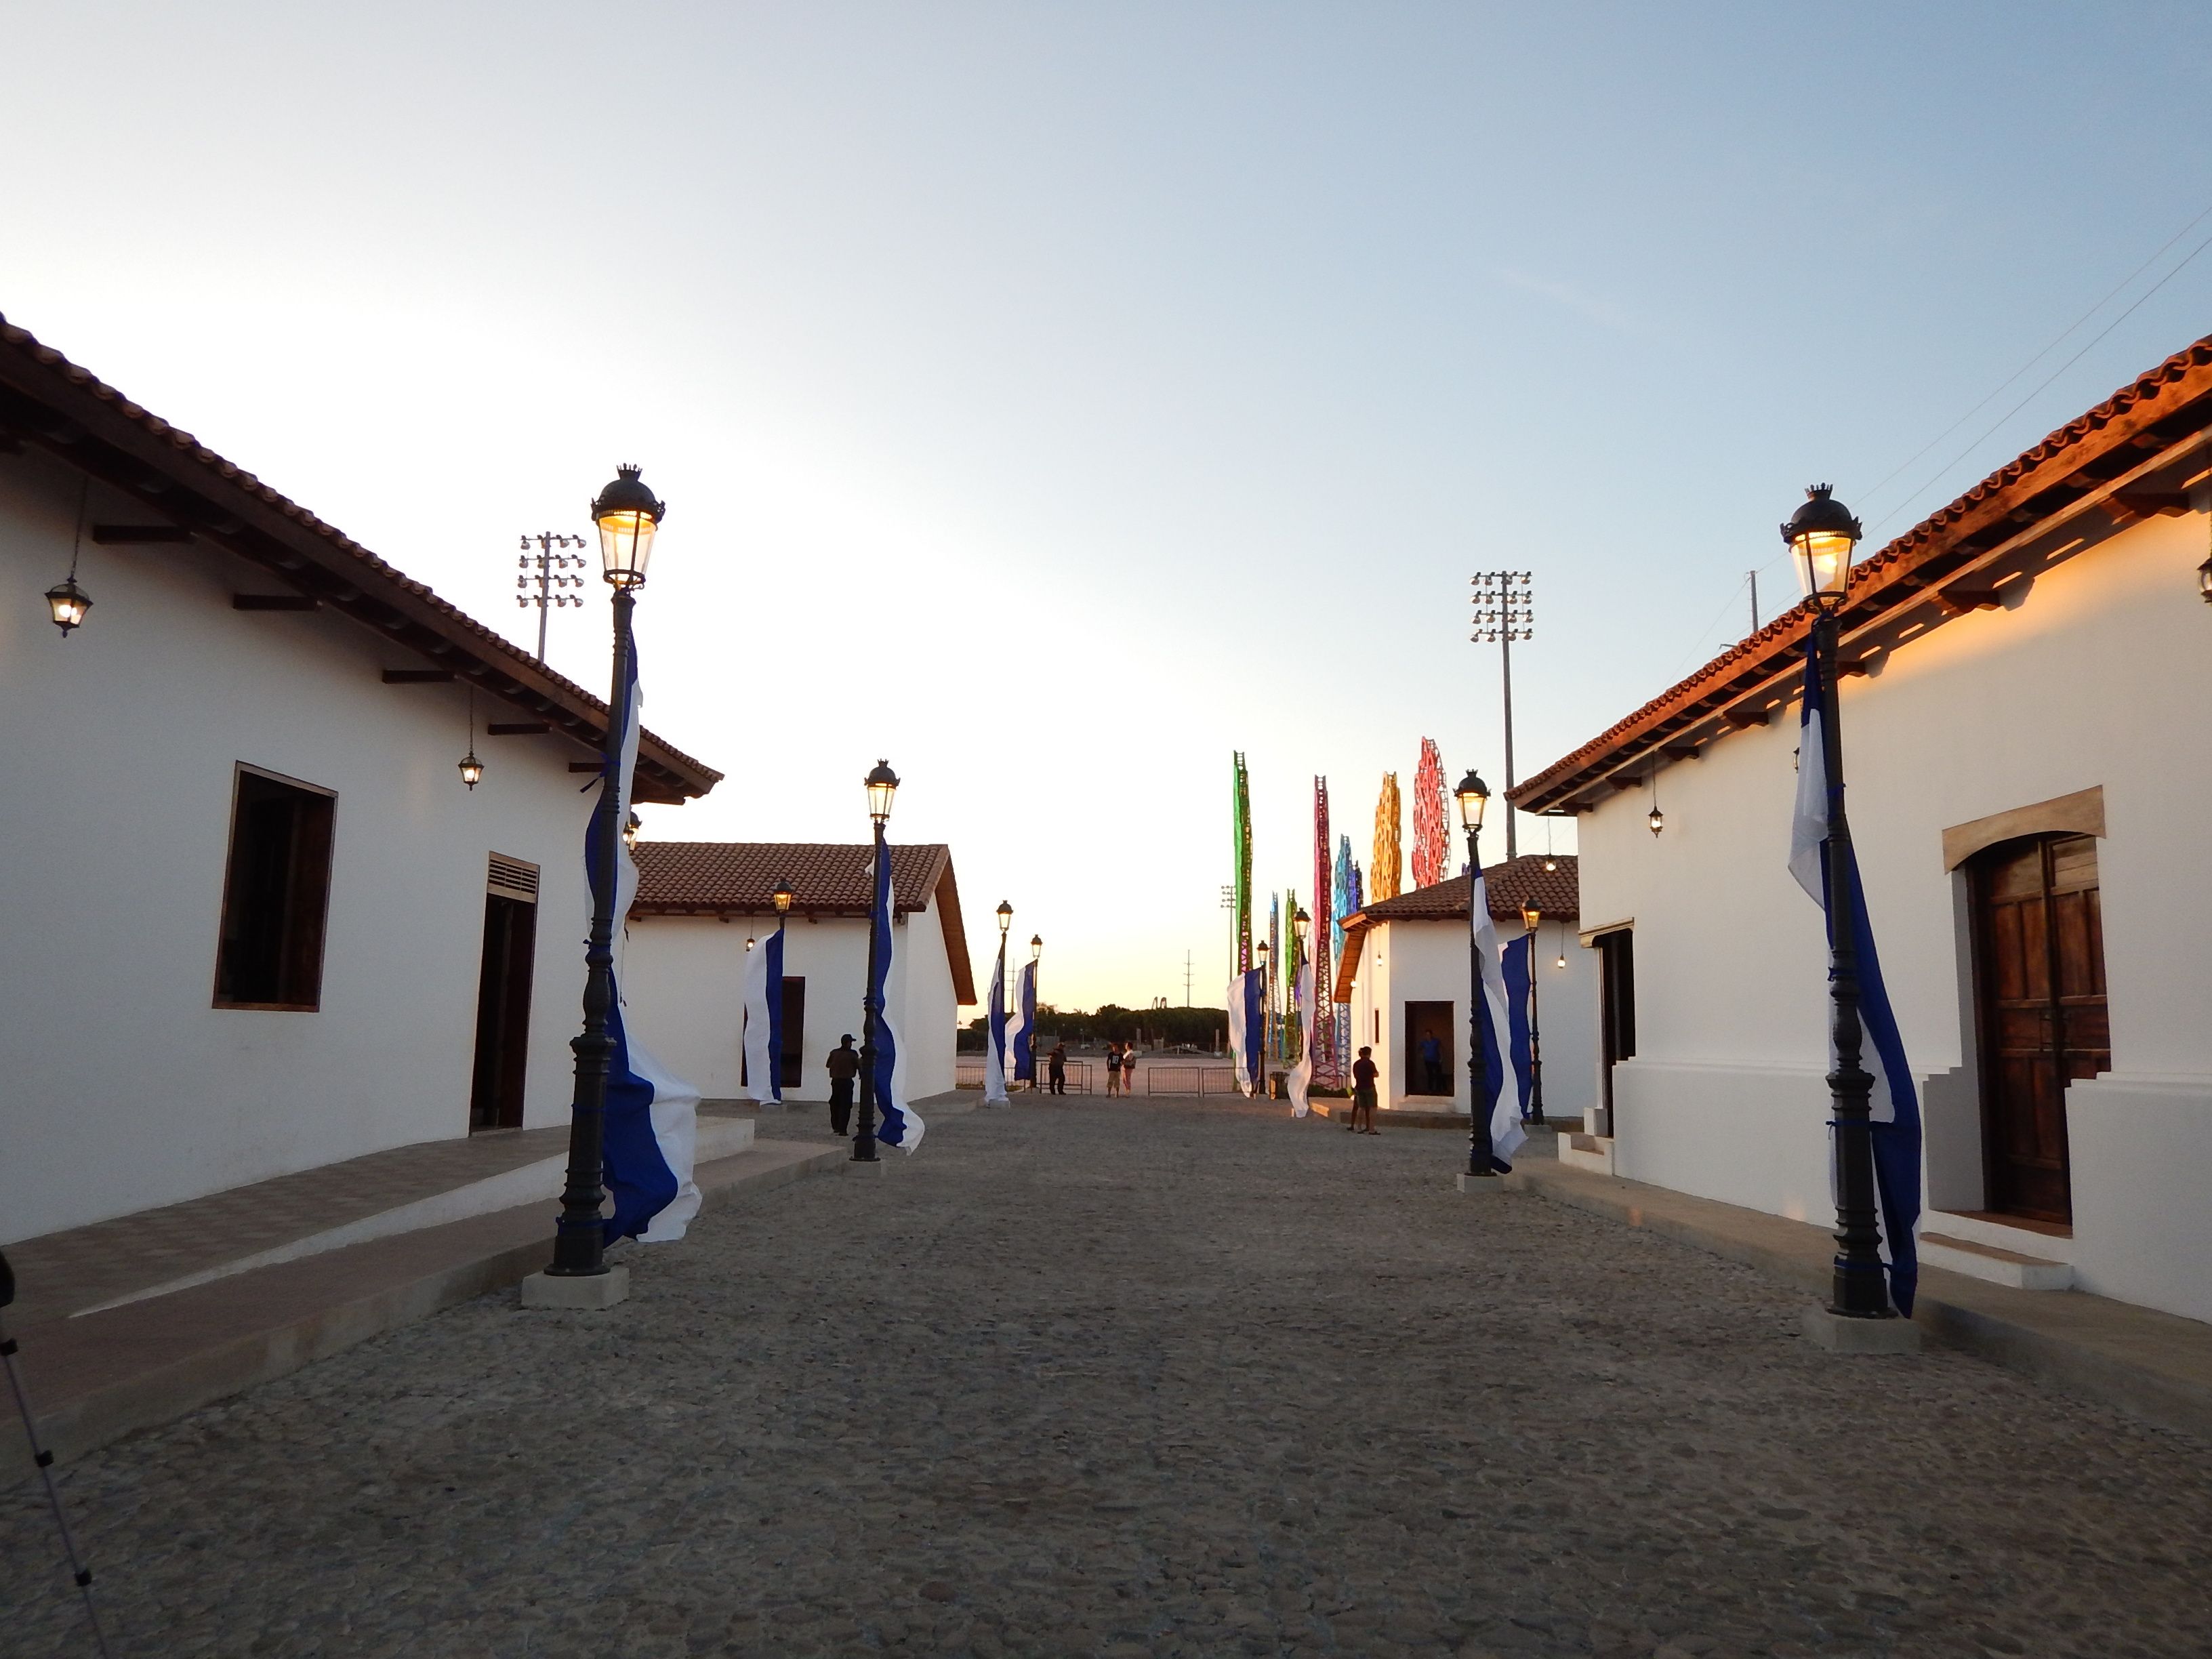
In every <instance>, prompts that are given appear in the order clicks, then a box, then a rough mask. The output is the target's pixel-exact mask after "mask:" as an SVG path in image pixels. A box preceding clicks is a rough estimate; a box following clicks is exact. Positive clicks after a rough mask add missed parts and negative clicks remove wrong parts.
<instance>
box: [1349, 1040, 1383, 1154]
mask: <svg viewBox="0 0 2212 1659" xmlns="http://www.w3.org/2000/svg"><path fill="white" fill-rule="evenodd" d="M1374 1053H1375V1051H1374V1050H1373V1049H1372V1048H1362V1049H1361V1050H1360V1051H1359V1058H1358V1060H1354V1061H1352V1121H1350V1122H1348V1123H1346V1125H1345V1126H1344V1127H1345V1132H1346V1133H1351V1132H1352V1131H1353V1130H1355V1129H1358V1128H1359V1115H1360V1114H1361V1113H1362V1112H1364V1113H1366V1114H1367V1127H1366V1128H1365V1129H1364V1130H1362V1131H1361V1133H1364V1134H1370V1135H1371V1134H1377V1133H1381V1131H1379V1130H1378V1129H1376V1127H1375V1079H1376V1078H1378V1077H1380V1076H1381V1075H1382V1073H1380V1072H1379V1071H1377V1070H1376V1066H1375V1061H1374V1060H1373V1059H1372V1058H1371V1057H1370V1056H1372V1055H1373V1054H1374Z"/></svg>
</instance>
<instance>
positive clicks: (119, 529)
mask: <svg viewBox="0 0 2212 1659" xmlns="http://www.w3.org/2000/svg"><path fill="white" fill-rule="evenodd" d="M191 538H192V532H191V530H190V529H189V528H187V527H186V526H184V525H180V524H96V525H94V526H93V527H92V542H93V545H94V546H95V547H147V546H151V545H153V544H155V543H160V542H166V543H172V544H173V543H177V542H188V541H190V540H191Z"/></svg>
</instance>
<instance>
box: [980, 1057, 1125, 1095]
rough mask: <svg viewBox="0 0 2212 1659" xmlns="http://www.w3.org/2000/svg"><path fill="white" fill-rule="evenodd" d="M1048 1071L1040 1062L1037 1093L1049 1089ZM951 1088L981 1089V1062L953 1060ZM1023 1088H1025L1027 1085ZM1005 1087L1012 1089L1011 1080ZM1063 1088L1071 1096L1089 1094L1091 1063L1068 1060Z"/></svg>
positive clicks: (1008, 1080) (1049, 1074)
mask: <svg viewBox="0 0 2212 1659" xmlns="http://www.w3.org/2000/svg"><path fill="white" fill-rule="evenodd" d="M1050 1076H1051V1073H1050V1071H1049V1070H1048V1067H1047V1066H1045V1064H1044V1063H1043V1062H1042V1060H1040V1061H1039V1062H1038V1065H1037V1091H1038V1092H1039V1093H1043V1092H1046V1091H1048V1089H1049V1088H1050V1086H1051V1085H1050V1082H1049V1079H1050ZM952 1086H953V1087H954V1088H956V1089H980V1088H981V1087H982V1086H983V1062H982V1061H981V1060H954V1061H953V1062H952ZM1023 1086H1024V1088H1026V1087H1027V1086H1028V1085H1023ZM1007 1087H1008V1088H1009V1090H1011V1089H1012V1087H1013V1080H1012V1079H1011V1078H1010V1079H1007ZM1064 1087H1065V1090H1066V1092H1067V1093H1069V1094H1071V1095H1087V1094H1089V1093H1090V1092H1091V1062H1090V1061H1089V1060H1069V1061H1068V1062H1067V1080H1066V1084H1065V1085H1064Z"/></svg>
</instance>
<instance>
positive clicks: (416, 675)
mask: <svg viewBox="0 0 2212 1659" xmlns="http://www.w3.org/2000/svg"><path fill="white" fill-rule="evenodd" d="M384 683H385V684H386V685H451V684H453V670H452V669H450V668H387V669H386V670H385V671H384Z"/></svg>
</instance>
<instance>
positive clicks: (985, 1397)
mask: <svg viewBox="0 0 2212 1659" xmlns="http://www.w3.org/2000/svg"><path fill="white" fill-rule="evenodd" d="M798 1116H799V1115H798V1114H793V1117H794V1119H796V1118H797V1117H798ZM806 1121H807V1123H808V1124H809V1125H811V1124H812V1122H813V1119H812V1117H811V1115H809V1117H808V1118H807V1120H806ZM763 1127H767V1126H765V1125H764V1126H763ZM770 1133H775V1134H777V1135H791V1134H806V1133H811V1134H815V1135H817V1136H818V1137H820V1138H823V1139H826V1130H823V1129H819V1128H814V1127H807V1128H804V1129H801V1128H787V1127H784V1126H783V1125H782V1124H781V1123H778V1124H776V1125H775V1127H774V1128H773V1129H771V1131H770ZM1386 1139H1387V1140H1389V1143H1390V1144H1389V1146H1384V1145H1383V1140H1386ZM1460 1151H1461V1147H1460V1143H1458V1142H1457V1141H1456V1140H1455V1138H1454V1137H1452V1136H1451V1135H1449V1134H1448V1133H1438V1132H1419V1131H1406V1132H1400V1133H1389V1134H1385V1135H1383V1136H1382V1137H1380V1138H1377V1139H1368V1138H1365V1137H1358V1138H1354V1137H1350V1136H1347V1135H1346V1134H1345V1133H1343V1132H1342V1131H1341V1130H1340V1128H1339V1127H1336V1126H1334V1125H1333V1124H1329V1123H1327V1122H1323V1121H1320V1120H1310V1121H1306V1122H1303V1123H1293V1122H1291V1121H1286V1120H1285V1119H1284V1118H1283V1117H1282V1116H1281V1115H1279V1113H1278V1112H1268V1113H1264V1114H1263V1113H1261V1112H1260V1111H1257V1110H1255V1109H1251V1108H1249V1107H1245V1106H1242V1105H1237V1106H1231V1105H1226V1104H1223V1103H1214V1102H1211V1101H1209V1102H1208V1103H1206V1105H1205V1106H1204V1108H1203V1109H1200V1107H1199V1106H1198V1105H1197V1104H1196V1103H1188V1102H1186V1103H1153V1102H1150V1101H1146V1100H1143V1099H1139V1100H1133V1101H1127V1102H1121V1103H1113V1104H1110V1105H1109V1104H1107V1103H1086V1104H1083V1105H1074V1106H1066V1107H1051V1108H1029V1107H1024V1108H1022V1109H1018V1110H1017V1111H1015V1112H1013V1113H1012V1114H1006V1113H997V1114H984V1113H979V1114H976V1115H972V1116H966V1117H959V1118H952V1119H948V1120H945V1121H943V1122H941V1123H939V1124H937V1125H934V1126H933V1127H932V1128H931V1129H930V1131H929V1133H928V1139H927V1144H926V1145H925V1146H924V1147H923V1149H922V1151H921V1152H920V1154H919V1155H918V1156H916V1157H915V1158H912V1159H910V1160H909V1159H906V1158H900V1157H899V1156H898V1155H897V1154H896V1153H891V1154H887V1156H889V1157H890V1158H893V1159H894V1160H895V1162H894V1163H893V1165H892V1167H891V1168H890V1169H889V1170H886V1171H885V1172H884V1174H883V1175H882V1176H879V1177H856V1176H850V1175H842V1174H841V1175H838V1176H827V1177H822V1178H817V1179H813V1180H810V1181H806V1182H801V1183H799V1184H798V1185H796V1186H793V1187H790V1188H784V1189H782V1190H781V1191H777V1192H775V1193H773V1194H767V1195H765V1196H763V1197H762V1198H759V1199H757V1200H749V1201H747V1202H744V1203H743V1204H739V1205H733V1206H729V1207H725V1208H722V1209H710V1210H709V1211H708V1213H707V1214H706V1215H705V1216H704V1217H703V1218H702V1220H701V1221H700V1222H699V1223H698V1224H697V1225H695V1227H694V1229H693V1231H692V1235H691V1237H690V1240H689V1241H688V1242H687V1243H684V1244H681V1245H678V1246H676V1247H672V1248H667V1249H659V1250H658V1251H653V1252H647V1253H642V1254H640V1253H637V1252H635V1251H633V1252H632V1253H631V1254H630V1255H629V1260H630V1261H632V1262H633V1264H634V1271H635V1287H634V1290H633V1294H632V1298H631V1300H630V1301H629V1303H628V1304H626V1305H624V1306H623V1307H622V1308H620V1309H618V1310H616V1311H615V1312H613V1313H611V1314H607V1315H588V1316H581V1315H555V1314H536V1313H530V1314H526V1313H524V1312H522V1311H520V1310H519V1309H518V1308H517V1307H516V1305H515V1298H514V1297H513V1293H512V1292H508V1293H507V1294H504V1295H499V1296H491V1297H483V1298H482V1299H479V1300H478V1301H477V1302H474V1303H471V1304H467V1305H465V1306H463V1307H460V1308H457V1309H455V1310H451V1311H449V1312H447V1313H446V1314H443V1315H441V1316H438V1317H436V1318H435V1319H432V1320H429V1321H428V1322H424V1323H422V1324H419V1325H416V1326H413V1327H411V1328H406V1329H404V1330H401V1331H399V1332H397V1333H395V1334H391V1335H388V1336H386V1337H384V1338H381V1339H380V1340H375V1341H373V1342H370V1343H368V1344H365V1345H363V1346H360V1347H356V1348H355V1349H352V1350H350V1351H349V1352H346V1353H344V1354H343V1355H341V1356H339V1357H338V1358H335V1359H331V1360H329V1361H326V1362H325V1363H323V1364H317V1365H314V1366H311V1367H309V1368H308V1369H307V1370H304V1371H301V1372H300V1373H298V1374H296V1375H295V1376H290V1377H289V1378H286V1379H284V1380H282V1381H280V1382H277V1383H271V1384H269V1385H267V1386H265V1387H264V1388H261V1389H257V1390H255V1391H254V1392H252V1394H250V1395H246V1396H244V1397H242V1398H240V1399H237V1400H234V1401H229V1402H228V1403H227V1404H225V1405H223V1406H222V1407H216V1408H213V1409H210V1410H206V1411H203V1412H201V1413H197V1414H196V1415H194V1416H192V1417H191V1418H189V1419H185V1420H184V1421H183V1422H180V1423H178V1424H176V1425H173V1426H171V1427H169V1428H167V1429H166V1430H163V1431H158V1432H155V1433H151V1434H148V1435H144V1436H142V1437H138V1438H137V1439H134V1440H131V1441H127V1442H125V1443H120V1444H118V1445H115V1446H112V1447H110V1448H108V1449H106V1450H105V1451H103V1452H100V1453H98V1454H96V1455H92V1456H90V1457H88V1458H87V1459H85V1460H84V1461H83V1462H80V1463H77V1464H75V1465H73V1466H71V1467H70V1468H68V1469H67V1470H66V1471H65V1475H66V1480H65V1491H66V1495H67V1499H68V1502H69V1504H70V1512H71V1516H72V1519H73V1520H74V1521H75V1522H76V1526H77V1528H78V1529H79V1531H80V1534H81V1535H82V1538H83V1540H84V1541H85V1543H86V1545H87V1547H88V1550H89V1552H90V1553H91V1556H92V1558H93V1564H94V1569H95V1571H97V1573H98V1574H99V1589H100V1594H101V1596H102V1605H103V1607H104V1610H105V1613H106V1619H107V1622H108V1626H109V1629H110V1632H111V1634H112V1637H113V1639H114V1641H115V1649H116V1651H117V1653H118V1655H121V1654H128V1655H132V1656H154V1655H161V1656H172V1655H222V1656H232V1655H287V1656H289V1655H334V1656H350V1655H403V1654H404V1655H409V1656H431V1655H467V1656H501V1659H505V1656H525V1655H527V1656H556V1655H576V1656H584V1655H591V1656H624V1659H628V1656H636V1659H647V1656H653V1659H661V1656H669V1659H673V1656H685V1655H693V1654H721V1653H731V1654H762V1655H805V1654H815V1653H835V1654H844V1653H856V1654H857V1653H876V1652H879V1651H884V1650H894V1651H900V1652H906V1653H916V1654H938V1653H975V1654H981V1655H985V1656H990V1655H997V1654H1029V1653H1051V1654H1089V1653H1094V1652H1103V1653H1108V1654H1115V1655H1132V1656H1135V1655H1145V1654H1194V1655H1195V1654H1208V1655H1211V1654H1224V1653H1228V1654H1235V1653H1249V1654H1255V1655H1261V1654H1281V1653H1298V1654H1321V1653H1360V1654H1386V1655H1387V1654H1398V1653H1417V1654H1424V1655H1443V1654H1460V1655H1484V1654H1490V1655H1496V1656H1500V1659H1511V1656H1522V1655H1548V1654H1562V1655H1579V1654H1595V1655H1598V1656H1632V1655H1633V1656H1646V1655H1652V1654H1655V1653H1656V1654H1657V1655H1660V1656H1662V1659H1682V1656H1705V1659H1728V1656H1738V1655H1753V1654H1762V1655H1798V1654H1820V1655H1967V1656H1978V1655H1983V1654H1995V1655H2035V1656H2041V1655H2076V1656H2081V1659H2124V1656H2142V1659H2179V1656H2188V1655H2202V1654H2205V1653H2208V1652H2212V1622H2208V1621H2212V1448H2208V1447H2207V1446H2205V1445H2203V1444H2202V1443H2197V1442H2195V1441H2193V1440H2190V1439H2187V1438H2185V1437H2179V1436H2177V1435H2173V1434H2170V1433H2166V1432H2163V1431H2158V1430H2154V1429H2151V1428H2147V1427H2144V1426H2142V1425H2137V1424H2136V1423H2135V1422H2133V1421H2132V1420H2130V1419H2126V1418H2124V1417H2121V1416H2118V1415H2117V1414H2115V1413H2112V1412H2109V1411H2106V1410H2104V1409H2102V1408H2100V1407H2093V1406H2089V1405H2085V1404H2082V1403H2080V1402H2077V1401H2073V1400H2071V1399H2069V1398H2067V1397H2066V1396H2063V1395H2058V1394H2056V1393H2051V1392H2048V1391H2045V1390H2041V1389H2038V1388H2036V1387H2035V1386H2033V1385H2032V1384H2030V1383H2027V1382H2025V1381H2023V1380H2022V1379H2021V1378H2020V1377H2018V1376H2013V1375H2011V1374H2009V1373H2007V1372H2005V1371H2002V1370H1997V1369H1996V1368H1994V1367H1992V1366H1990V1365H1989V1364H1984V1363H1983V1362H1981V1361H1978V1360H1976V1359H1972V1358H1966V1357H1964V1356H1961V1355H1959V1354H1956V1353H1953V1352H1943V1351H1931V1352H1928V1353H1926V1354H1924V1355H1923V1356H1920V1357H1918V1358H1910V1359H1867V1358H1858V1359H1850V1358H1836V1357H1834V1356H1832V1355H1829V1354H1826V1353H1824V1352H1820V1350H1818V1349H1816V1348H1815V1347H1814V1346H1813V1345H1812V1344H1811V1343H1809V1342H1808V1341H1807V1340H1805V1339H1803V1338H1802V1337H1801V1336H1800V1335H1799V1334H1797V1332H1796V1313H1797V1310H1798V1307H1799V1305H1800V1300H1801V1298H1800V1297H1797V1296H1796V1294H1795V1293H1793V1292H1791V1291H1787V1290H1785V1289H1783V1288H1780V1287H1778V1286H1777V1285H1773V1284H1771V1283H1770V1282H1768V1281H1766V1280H1764V1279H1759V1277H1757V1276H1755V1275H1754V1274H1753V1273H1751V1272H1750V1271H1749V1270H1747V1269H1745V1268H1741V1267H1735V1266H1732V1265H1729V1264H1728V1263H1725V1262H1723V1261H1718V1260H1716V1259H1714V1258H1712V1257H1711V1256H1707V1255H1702V1254H1700V1253H1699V1252H1697V1251H1695V1250H1693V1249H1687V1248H1686V1247H1683V1246H1680V1245H1676V1244H1674V1243H1668V1242H1667V1241H1665V1240H1663V1239H1660V1238H1656V1237H1653V1236H1651V1235H1650V1234H1649V1233H1648V1232H1644V1231H1629V1230H1626V1229H1623V1228H1620V1227H1618V1226H1615V1225H1611V1224H1609V1223H1607V1222H1606V1221H1604V1220H1602V1219H1600V1218H1595V1217H1592V1216H1589V1215H1587V1214H1583V1213H1581V1212H1576V1211H1572V1210H1568V1209H1565V1208H1562V1207H1558V1206H1553V1205H1551V1204H1548V1203H1547V1202H1545V1201H1543V1200H1541V1199H1539V1198H1535V1197H1533V1196H1527V1195H1507V1196H1503V1197H1499V1198H1496V1199H1492V1200H1466V1199H1462V1197H1460V1196H1459V1195H1458V1194H1456V1193H1455V1191H1454V1189H1453V1186H1452V1180H1451V1177H1452V1173H1453V1170H1454V1169H1455V1156H1456V1155H1457V1154H1459V1152H1460ZM549 1231H550V1216H549ZM24 1361H25V1364H26V1365H27V1368H28V1376H29V1378H30V1382H31V1384H32V1386H33V1388H35V1387H36V1382H37V1356H36V1354H35V1353H34V1352H30V1351H29V1350H28V1349H27V1351H26V1352H25V1354H24ZM0 1598H4V1600H5V1602H6V1604H7V1605H6V1616H5V1621H4V1624H3V1625H0V1651H4V1652H6V1653H7V1654H9V1655H26V1656H27V1655H48V1654H54V1655H60V1654H70V1655H76V1654H88V1653H90V1652H91V1651H92V1649H91V1646H90V1642H89V1638H88V1636H87V1635H86V1633H85V1632H84V1630H83V1628H82V1625H81V1623H80V1619H81V1614H80V1612H79V1610H78V1608H77V1606H76V1602H75V1601H73V1600H72V1599H71V1593H70V1586H69V1584H68V1582H67V1578H66V1576H65V1574H64V1572H63V1571H62V1570H61V1567H60V1565H59V1559H58V1550H57V1548H56V1547H55V1544H54V1541H53V1536H52V1526H51V1522H50V1521H49V1520H48V1518H47V1516H46V1512H45V1510H44V1507H43V1504H42V1502H41V1500H40V1498H39V1495H38V1492H37V1490H36V1488H35V1487H33V1486H21V1487H18V1488H16V1489H15V1490H12V1491H11V1492H9V1495H8V1501H7V1505H6V1509H5V1511H4V1517H0Z"/></svg>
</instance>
